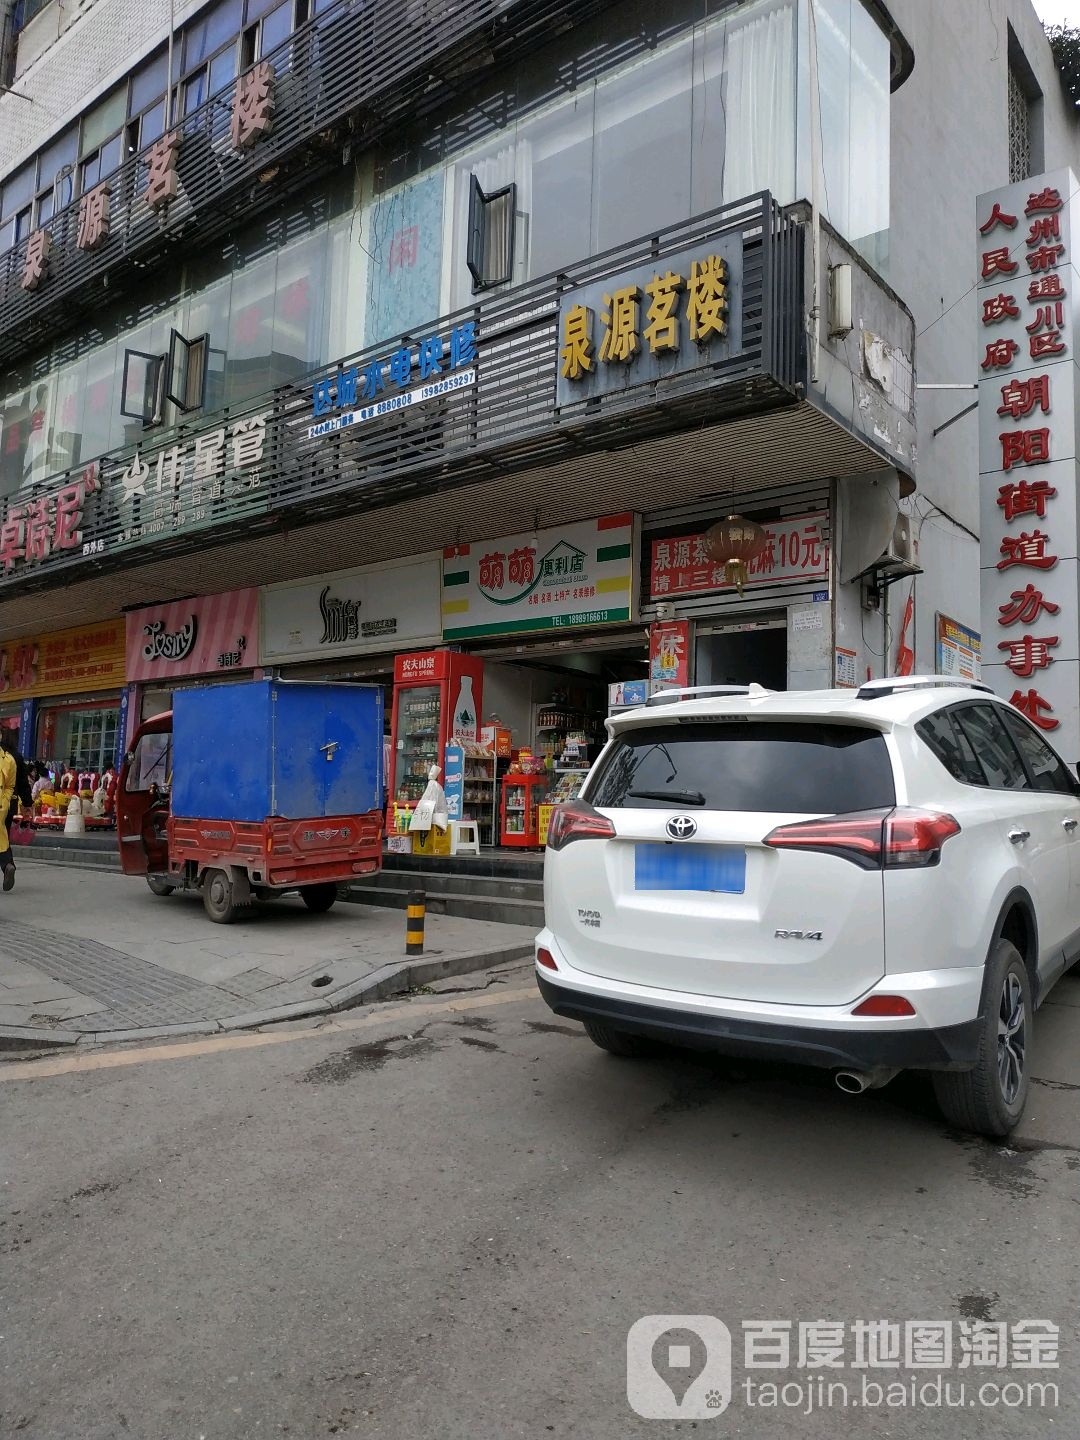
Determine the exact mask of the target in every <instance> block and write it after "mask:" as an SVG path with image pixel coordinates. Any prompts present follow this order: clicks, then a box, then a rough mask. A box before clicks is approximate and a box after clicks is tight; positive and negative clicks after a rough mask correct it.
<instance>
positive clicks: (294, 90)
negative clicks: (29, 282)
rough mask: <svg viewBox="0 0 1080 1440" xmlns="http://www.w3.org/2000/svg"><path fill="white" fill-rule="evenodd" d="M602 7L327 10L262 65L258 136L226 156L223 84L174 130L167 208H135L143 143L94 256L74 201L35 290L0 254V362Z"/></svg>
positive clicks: (466, 4) (414, 4)
mask: <svg viewBox="0 0 1080 1440" xmlns="http://www.w3.org/2000/svg"><path fill="white" fill-rule="evenodd" d="M611 3H613V0H334V3H333V4H331V5H330V6H328V7H327V8H326V9H325V10H323V11H322V12H321V13H320V14H319V15H317V16H315V17H313V18H312V19H311V20H309V21H308V22H307V23H306V24H304V25H303V26H301V27H300V28H299V29H298V30H297V31H296V32H295V33H294V34H293V35H291V36H290V37H289V39H288V40H286V41H285V42H284V43H283V44H281V45H279V46H278V47H277V49H275V50H273V51H271V52H270V53H269V54H268V55H266V56H264V57H263V58H264V59H266V60H269V61H270V62H271V63H272V64H273V66H274V71H275V75H276V81H275V104H274V123H273V129H272V131H271V133H270V134H269V135H268V136H267V137H266V138H265V139H263V140H260V141H259V142H258V143H257V144H256V145H254V146H253V147H252V148H251V149H248V150H234V149H233V148H232V146H231V143H230V138H229V120H230V114H231V110H232V98H233V94H234V92H235V88H236V85H235V83H230V85H229V86H228V87H227V88H226V89H224V90H222V91H220V92H218V94H216V95H212V96H211V97H210V98H209V99H208V100H207V101H206V102H205V103H204V104H203V105H201V106H200V107H199V108H198V109H197V110H194V111H193V112H192V113H191V114H190V115H187V116H185V117H184V118H183V119H179V120H178V121H177V127H176V128H179V129H180V130H182V132H183V135H184V140H183V144H182V146H181V149H180V154H179V159H178V162H177V173H178V176H179V181H180V192H179V194H178V196H177V198H176V199H175V200H173V201H171V202H170V203H169V205H168V206H167V208H165V209H163V210H162V211H161V212H160V213H158V214H155V213H154V212H153V211H152V210H150V209H149V208H148V207H147V205H146V203H145V201H144V199H143V198H142V191H143V189H144V188H145V176H146V163H147V156H148V153H149V149H150V147H149V146H148V147H146V148H145V149H144V150H142V151H141V152H140V153H139V154H137V155H133V156H131V157H129V158H128V159H127V160H126V161H125V163H124V164H123V165H122V166H121V168H120V169H119V170H118V171H116V172H115V174H113V175H112V176H111V177H110V180H109V184H110V186H111V190H112V194H111V197H110V234H109V239H108V240H107V241H106V242H105V244H104V245H103V246H102V247H101V248H100V249H99V250H96V251H92V252H91V251H87V250H80V249H78V248H77V245H76V240H77V238H78V233H79V201H78V200H74V201H72V203H71V204H69V205H67V206H65V207H64V209H63V210H61V211H60V212H59V213H58V214H57V215H56V216H55V217H54V218H53V219H52V220H50V221H49V222H48V224H47V225H46V226H45V227H44V228H45V229H47V230H48V231H49V232H50V233H51V234H52V249H51V253H50V256H49V274H48V278H47V279H46V280H45V281H44V282H43V283H42V284H41V286H40V288H39V289H38V290H36V291H30V290H24V289H23V288H22V283H21V282H22V275H23V270H24V266H25V260H26V246H27V241H22V242H20V243H19V244H17V245H15V246H14V247H12V249H10V250H9V251H8V252H7V253H6V254H5V255H3V256H0V361H5V362H10V361H12V360H14V359H16V358H17V357H18V356H20V355H23V354H26V353H27V352H30V351H33V350H35V349H39V348H40V347H41V346H42V345H43V344H44V343H46V342H47V340H48V339H49V338H50V336H51V335H52V334H53V333H54V332H56V331H58V330H60V329H63V330H65V331H66V330H68V329H70V328H71V327H72V326H73V324H75V323H76V322H77V321H78V320H79V319H80V318H81V317H83V316H85V315H89V314H92V313H93V312H94V311H95V310H97V309H100V307H101V305H102V304H104V303H106V302H107V301H110V300H114V299H116V298H119V296H121V295H122V294H123V293H125V290H126V289H127V288H129V287H130V286H132V285H133V284H141V283H143V282H144V281H145V279H146V277H147V275H148V274H149V272H150V270H151V269H153V268H155V267H157V266H159V265H165V264H169V263H171V264H175V262H176V257H177V255H178V253H179V246H180V244H181V242H183V243H185V244H187V245H191V244H193V243H194V244H197V245H199V246H203V245H205V244H206V243H208V242H209V241H211V240H213V239H215V238H216V237H218V236H221V235H223V234H225V233H227V232H228V231H230V230H232V229H233V228H234V227H235V226H236V225H237V224H238V223H240V222H241V221H246V220H249V219H251V218H252V217H253V216H255V215H256V214H258V213H260V212H261V211H264V210H266V209H269V208H270V207H272V206H274V205H277V204H279V203H280V202H281V201H282V199H284V198H285V197H286V196H287V195H289V194H291V193H293V192H295V191H297V190H299V189H301V188H304V187H306V186H309V185H310V184H311V183H312V181H314V180H316V179H318V178H319V176H320V175H323V174H326V173H329V172H332V171H336V170H340V168H341V164H342V160H343V150H344V147H345V146H346V145H350V146H354V147H355V146H365V145H368V144H370V143H371V142H372V141H373V140H375V139H377V138H378V137H379V136H380V135H383V134H385V133H386V132H387V131H389V130H390V129H391V128H392V127H393V126H395V125H400V124H402V123H403V122H405V121H409V122H415V120H417V119H418V118H422V117H423V116H424V115H426V114H430V113H431V112H432V111H433V110H435V109H437V108H438V107H439V106H441V105H444V104H445V103H446V101H447V100H448V99H449V98H450V97H451V96H452V95H454V94H455V93H458V92H459V89H460V84H461V80H462V77H463V76H467V77H468V80H469V82H470V83H475V81H476V79H477V78H478V75H479V74H480V73H481V72H482V71H487V70H490V69H493V68H495V67H496V66H497V65H499V64H500V63H503V64H509V63H510V60H511V58H512V57H513V56H516V55H519V54H523V53H526V52H527V51H529V50H530V49H532V48H535V47H536V46H538V45H540V44H543V43H546V42H547V41H548V40H549V39H550V36H551V34H552V32H553V30H554V29H555V27H556V24H557V23H558V22H561V23H562V24H564V25H565V24H566V23H567V22H571V23H578V22H580V21H583V20H586V19H588V18H590V17H591V16H592V15H595V14H597V13H599V12H600V11H601V10H603V9H605V8H606V7H607V6H608V5H609V4H611Z"/></svg>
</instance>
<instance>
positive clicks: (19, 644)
mask: <svg viewBox="0 0 1080 1440" xmlns="http://www.w3.org/2000/svg"><path fill="white" fill-rule="evenodd" d="M123 683H124V622H123V620H103V621H102V622H101V623H100V624H99V625H80V626H79V627H78V628H77V629H74V630H59V631H57V632H56V633H55V634H52V635H41V636H35V637H34V638H33V639H27V640H11V641H9V642H8V643H7V644H6V645H4V646H3V648H0V704H6V703H7V702H8V701H11V700H21V699H24V698H26V697H28V696H33V697H34V698H44V697H47V696H55V695H75V694H78V693H80V692H85V691H91V690H114V689H116V688H117V687H118V686H121V685H123Z"/></svg>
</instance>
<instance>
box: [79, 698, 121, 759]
mask: <svg viewBox="0 0 1080 1440" xmlns="http://www.w3.org/2000/svg"><path fill="white" fill-rule="evenodd" d="M119 723H120V711H119V710H113V709H110V710H76V711H74V712H73V714H72V716H71V722H70V724H71V728H70V731H69V736H68V744H67V752H68V758H69V759H72V760H74V761H75V762H76V765H77V766H78V768H79V770H88V771H93V772H95V773H96V774H98V775H100V774H101V772H102V771H103V770H104V769H106V767H107V766H109V765H112V764H113V763H115V760H116V737H117V730H118V727H119Z"/></svg>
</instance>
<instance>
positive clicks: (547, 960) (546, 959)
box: [536, 947, 559, 970]
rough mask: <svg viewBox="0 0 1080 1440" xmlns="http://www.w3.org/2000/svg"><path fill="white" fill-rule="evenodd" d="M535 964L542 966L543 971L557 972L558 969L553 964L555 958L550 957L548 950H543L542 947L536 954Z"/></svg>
mask: <svg viewBox="0 0 1080 1440" xmlns="http://www.w3.org/2000/svg"><path fill="white" fill-rule="evenodd" d="M536 963H537V964H538V965H543V967H544V969H545V970H557V969H558V968H559V967H558V965H556V964H555V956H554V955H552V953H551V951H550V950H545V949H544V948H543V947H541V948H540V949H539V950H537V952H536Z"/></svg>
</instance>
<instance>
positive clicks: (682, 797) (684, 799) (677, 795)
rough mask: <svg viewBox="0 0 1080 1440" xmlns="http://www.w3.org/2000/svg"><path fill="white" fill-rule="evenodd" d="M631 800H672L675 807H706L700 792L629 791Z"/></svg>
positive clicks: (628, 794) (628, 796) (628, 795)
mask: <svg viewBox="0 0 1080 1440" xmlns="http://www.w3.org/2000/svg"><path fill="white" fill-rule="evenodd" d="M626 794H627V798H628V799H630V800H659V801H661V802H664V801H667V800H670V801H671V803H672V804H673V805H704V804H705V796H704V795H702V793H701V791H700V790H628V791H627V792H626Z"/></svg>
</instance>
